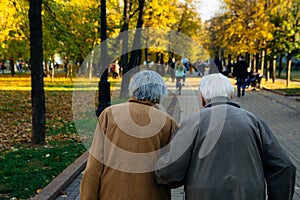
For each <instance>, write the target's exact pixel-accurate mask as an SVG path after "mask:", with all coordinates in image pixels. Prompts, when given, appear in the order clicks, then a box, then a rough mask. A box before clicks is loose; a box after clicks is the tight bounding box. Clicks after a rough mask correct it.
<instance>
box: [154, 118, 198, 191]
mask: <svg viewBox="0 0 300 200" xmlns="http://www.w3.org/2000/svg"><path fill="white" fill-rule="evenodd" d="M197 118H198V117H197ZM196 121H197V120H196ZM196 121H195V119H193V118H192V117H190V118H188V119H186V120H184V121H183V122H182V124H181V125H180V127H179V128H178V129H177V130H176V131H175V134H174V137H173V139H172V140H171V143H170V149H169V151H168V152H167V153H165V154H164V155H163V156H162V157H161V158H160V159H159V160H158V161H157V162H156V165H155V174H156V180H157V182H158V183H159V184H163V185H167V186H170V187H172V188H176V187H180V186H181V185H183V183H184V180H185V176H186V173H187V170H188V167H189V164H190V159H191V155H192V151H193V146H194V144H193V143H194V139H195V136H196V134H197V130H198V126H199V124H198V123H197V122H196Z"/></svg>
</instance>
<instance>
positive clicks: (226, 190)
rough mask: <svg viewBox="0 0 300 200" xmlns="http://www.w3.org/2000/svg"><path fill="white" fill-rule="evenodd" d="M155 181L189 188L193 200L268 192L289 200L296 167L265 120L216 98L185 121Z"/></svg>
mask: <svg viewBox="0 0 300 200" xmlns="http://www.w3.org/2000/svg"><path fill="white" fill-rule="evenodd" d="M156 176H157V181H158V183H160V184H164V185H168V186H171V187H173V188H174V187H179V186H181V185H184V187H185V192H186V199H188V200H194V199H195V200H196V199H197V200H198V199H200V200H222V199H225V200H227V199H228V200H264V199H266V187H267V193H268V194H267V195H268V199H272V200H290V199H292V198H293V193H294V187H295V177H296V168H295V166H294V165H293V164H292V162H291V161H290V159H289V157H288V156H287V154H286V153H285V152H284V151H283V149H282V148H281V147H280V145H279V143H278V141H277V140H276V138H275V137H274V135H273V134H272V132H271V130H270V129H269V128H268V127H267V125H266V124H265V123H264V122H263V121H261V120H259V119H258V118H257V117H255V116H254V115H253V114H252V113H250V112H248V111H246V110H244V109H241V108H240V107H239V106H238V105H237V104H235V103H234V102H232V101H231V100H230V99H228V98H215V99H213V101H211V102H210V103H209V104H208V105H207V106H206V108H204V109H202V110H200V111H199V112H197V113H193V114H192V115H191V116H189V117H188V118H187V119H185V120H183V122H182V124H181V126H180V128H179V129H178V130H177V131H176V133H175V136H174V138H173V139H172V142H171V144H170V149H169V152H168V153H166V154H164V156H163V157H161V158H160V159H159V160H158V161H157V163H156ZM265 183H266V184H265ZM265 185H266V186H265Z"/></svg>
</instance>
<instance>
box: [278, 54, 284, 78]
mask: <svg viewBox="0 0 300 200" xmlns="http://www.w3.org/2000/svg"><path fill="white" fill-rule="evenodd" d="M282 58H283V54H282V53H281V54H280V59H279V69H278V77H279V78H280V76H281V72H282V69H283V67H282Z"/></svg>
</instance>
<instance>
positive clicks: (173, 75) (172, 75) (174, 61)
mask: <svg viewBox="0 0 300 200" xmlns="http://www.w3.org/2000/svg"><path fill="white" fill-rule="evenodd" d="M175 65H176V60H175V58H172V60H171V62H170V75H171V79H172V82H174V80H175Z"/></svg>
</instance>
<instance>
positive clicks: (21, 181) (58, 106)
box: [0, 74, 125, 199]
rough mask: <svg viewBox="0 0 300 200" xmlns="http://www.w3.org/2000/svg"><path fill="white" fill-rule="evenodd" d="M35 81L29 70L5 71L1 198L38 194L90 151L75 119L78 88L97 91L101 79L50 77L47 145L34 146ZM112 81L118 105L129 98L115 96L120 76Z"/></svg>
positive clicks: (0, 92) (0, 97)
mask: <svg viewBox="0 0 300 200" xmlns="http://www.w3.org/2000/svg"><path fill="white" fill-rule="evenodd" d="M30 81H31V79H30V76H29V74H21V75H20V74H18V75H16V76H15V77H11V75H9V74H4V75H2V74H1V75H0V152H1V155H0V177H1V179H0V199H28V198H30V197H32V196H34V195H35V194H36V193H37V192H38V191H40V190H41V189H42V188H43V187H45V186H46V185H47V184H49V182H51V180H52V179H53V178H55V177H56V176H57V175H58V174H59V173H60V172H62V171H63V170H64V169H65V168H66V167H67V166H68V165H70V164H71V163H72V162H73V161H75V159H76V158H78V157H79V156H80V155H81V154H82V153H83V152H85V151H86V148H85V147H84V145H83V144H82V138H81V137H80V136H79V135H78V133H77V130H76V126H75V124H76V123H74V119H73V113H72V95H73V88H74V87H75V89H78V90H83V91H91V92H93V91H96V90H97V85H98V81H99V78H94V79H92V80H88V79H83V78H81V79H75V78H73V79H72V80H71V79H68V78H64V77H58V78H55V79H54V81H53V82H51V80H50V78H45V79H44V81H45V100H46V144H44V145H41V146H32V145H31V131H32V129H31V82H30ZM110 82H111V88H112V99H113V101H112V102H113V104H115V103H120V102H123V101H125V99H118V98H115V97H116V96H117V94H118V93H117V92H116V91H118V90H119V84H118V83H119V82H120V80H111V81H110ZM94 94H95V93H94ZM96 95H97V94H95V96H96ZM93 106H94V105H92V107H93Z"/></svg>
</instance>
